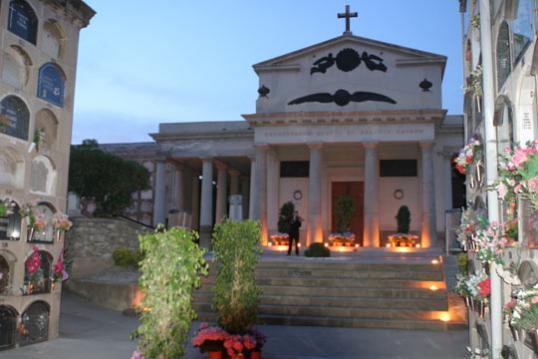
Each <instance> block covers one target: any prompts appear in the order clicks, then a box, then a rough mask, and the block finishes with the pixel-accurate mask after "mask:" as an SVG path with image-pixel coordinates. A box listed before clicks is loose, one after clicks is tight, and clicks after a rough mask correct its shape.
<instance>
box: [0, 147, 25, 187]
mask: <svg viewBox="0 0 538 359" xmlns="http://www.w3.org/2000/svg"><path fill="white" fill-rule="evenodd" d="M23 182H24V162H23V161H22V160H21V159H20V157H19V155H18V154H17V153H16V152H15V151H12V150H11V149H9V148H7V149H2V150H1V151H0V185H6V186H8V187H14V188H22V186H23V184H24V183H23Z"/></svg>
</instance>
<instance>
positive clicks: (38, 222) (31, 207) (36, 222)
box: [20, 203, 47, 242]
mask: <svg viewBox="0 0 538 359" xmlns="http://www.w3.org/2000/svg"><path fill="white" fill-rule="evenodd" d="M20 213H21V216H22V217H23V218H25V219H26V220H27V224H28V241H29V242H31V241H32V240H33V238H34V233H35V232H36V231H38V232H42V231H44V230H45V228H46V227H47V220H46V218H45V213H44V212H43V211H42V210H39V209H37V208H36V205H35V204H34V203H27V204H25V205H24V206H23V207H22V208H21V211H20Z"/></svg>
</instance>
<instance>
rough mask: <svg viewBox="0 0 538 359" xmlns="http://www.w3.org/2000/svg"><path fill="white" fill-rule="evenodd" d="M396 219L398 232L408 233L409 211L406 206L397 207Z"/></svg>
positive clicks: (409, 223)
mask: <svg viewBox="0 0 538 359" xmlns="http://www.w3.org/2000/svg"><path fill="white" fill-rule="evenodd" d="M396 221H397V222H398V233H403V234H409V227H410V225H411V212H410V211H409V208H408V207H407V206H401V207H400V209H398V214H396Z"/></svg>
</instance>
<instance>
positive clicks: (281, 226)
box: [278, 202, 295, 233]
mask: <svg viewBox="0 0 538 359" xmlns="http://www.w3.org/2000/svg"><path fill="white" fill-rule="evenodd" d="M294 211H295V205H294V204H293V202H286V203H284V204H283V205H282V207H281V208H280V214H279V215H278V232H280V233H288V232H289V230H290V223H291V220H292V218H293V212H294Z"/></svg>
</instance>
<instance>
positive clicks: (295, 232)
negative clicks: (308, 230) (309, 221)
mask: <svg viewBox="0 0 538 359" xmlns="http://www.w3.org/2000/svg"><path fill="white" fill-rule="evenodd" d="M302 222H303V219H302V218H301V217H300V216H299V212H298V211H293V217H291V220H290V225H289V229H288V236H289V239H288V240H289V247H288V255H291V248H292V247H293V242H295V254H296V255H299V228H301V224H302Z"/></svg>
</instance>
